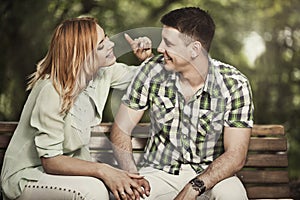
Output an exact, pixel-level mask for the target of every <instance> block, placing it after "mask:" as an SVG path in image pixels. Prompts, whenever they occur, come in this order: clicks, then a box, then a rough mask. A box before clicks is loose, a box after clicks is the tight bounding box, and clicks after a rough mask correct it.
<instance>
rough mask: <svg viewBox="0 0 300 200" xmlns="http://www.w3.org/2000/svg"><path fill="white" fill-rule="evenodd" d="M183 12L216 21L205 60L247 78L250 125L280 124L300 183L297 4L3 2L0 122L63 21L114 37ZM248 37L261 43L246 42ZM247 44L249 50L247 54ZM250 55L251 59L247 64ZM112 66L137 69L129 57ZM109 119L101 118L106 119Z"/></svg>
mask: <svg viewBox="0 0 300 200" xmlns="http://www.w3.org/2000/svg"><path fill="white" fill-rule="evenodd" d="M182 6H200V7H202V8H204V9H205V10H208V11H209V13H210V14H211V15H212V17H213V18H214V19H215V23H216V27H217V29H216V35H215V39H214V41H213V44H212V48H211V52H210V54H211V56H212V57H214V58H217V59H220V60H223V61H224V62H227V63H230V64H232V65H234V66H236V67H237V68H239V69H240V70H241V71H242V72H243V73H245V74H246V75H247V76H248V78H249V80H250V82H251V85H252V89H253V95H254V101H255V123H259V124H264V123H278V124H284V125H285V128H286V132H287V133H288V138H289V145H290V147H289V148H290V152H289V153H290V156H289V158H290V165H291V170H290V171H291V177H300V171H299V170H298V166H299V165H300V163H299V162H300V161H299V159H297V158H299V157H300V151H299V150H298V149H299V146H300V134H298V130H299V128H300V127H299V126H300V84H299V83H300V65H299V63H300V20H299V10H300V2H299V1H298V0H264V1H261V0H251V1H239V0H122V1H121V0H120V1H118V0H69V1H67V0H53V1H50V0H43V1H36V0H2V2H1V4H0V20H1V21H0V38H1V40H0V46H1V52H0V66H1V67H0V75H1V79H0V120H18V118H19V115H20V112H21V109H22V107H23V103H24V101H25V99H26V96H27V93H26V92H25V88H26V81H27V80H26V78H27V76H28V75H29V74H30V73H32V72H33V71H34V70H35V64H36V63H37V62H38V61H39V60H40V59H41V58H42V57H43V56H44V55H45V53H46V51H47V48H48V47H47V46H48V44H49V39H50V36H51V34H52V31H53V30H54V27H55V26H56V25H57V24H58V23H60V22H61V21H62V20H63V19H66V18H71V17H77V16H80V15H92V16H94V17H96V18H97V19H98V21H99V23H100V25H101V26H103V27H104V29H105V30H106V32H107V34H108V35H115V34H117V33H120V32H123V31H125V30H129V29H133V28H138V27H161V25H160V22H159V19H160V16H161V15H162V14H164V13H166V12H167V11H169V10H171V9H174V8H178V7H182ZM253 35H254V36H255V38H256V39H260V40H253V38H252V39H251V36H253ZM246 44H247V45H249V47H250V50H249V49H248V50H247V51H246V48H245V45H246ZM260 46H261V47H263V48H262V49H260V50H261V51H260V50H259V48H258V47H260ZM251 55H254V56H257V57H254V58H256V59H254V60H252V61H249V59H248V58H249V57H250V56H251ZM119 61H123V62H127V63H130V64H137V63H138V62H137V60H135V59H134V58H133V57H132V55H130V54H127V55H124V56H122V57H120V58H119ZM117 104H118V103H117ZM117 104H116V105H117ZM111 112H112V111H108V109H106V113H111ZM108 115H110V117H107V119H106V120H112V119H113V117H112V116H111V114H108ZM108 115H107V116H108Z"/></svg>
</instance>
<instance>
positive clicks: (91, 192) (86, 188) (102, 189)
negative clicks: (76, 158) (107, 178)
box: [78, 177, 109, 200]
mask: <svg viewBox="0 0 300 200" xmlns="http://www.w3.org/2000/svg"><path fill="white" fill-rule="evenodd" d="M86 179H87V180H85V181H84V183H81V184H80V187H79V188H78V190H80V191H79V192H80V193H82V194H83V195H84V196H85V199H104V200H106V199H107V200H108V199H109V192H108V189H107V188H106V186H105V184H104V183H103V182H102V181H101V180H99V179H97V178H93V177H86Z"/></svg>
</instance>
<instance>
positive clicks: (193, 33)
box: [160, 7, 215, 52]
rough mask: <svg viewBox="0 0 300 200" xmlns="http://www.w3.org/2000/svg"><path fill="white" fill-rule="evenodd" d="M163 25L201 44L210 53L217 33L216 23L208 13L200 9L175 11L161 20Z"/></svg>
mask: <svg viewBox="0 0 300 200" xmlns="http://www.w3.org/2000/svg"><path fill="white" fill-rule="evenodd" d="M160 21H161V23H162V24H164V25H166V26H170V27H173V28H176V29H177V30H178V31H179V32H181V33H183V34H185V35H187V36H189V37H191V38H192V39H194V40H197V41H199V42H201V44H202V46H203V47H204V48H205V50H206V51H207V52H208V51H209V49H210V44H211V42H212V39H213V37H214V33H215V23H214V21H213V19H212V18H211V16H210V15H209V14H208V12H206V11H204V10H202V9H200V8H198V7H185V8H179V9H176V10H173V11H171V12H169V13H167V14H165V15H164V16H163V17H162V18H161V20H160Z"/></svg>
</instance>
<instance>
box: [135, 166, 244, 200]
mask: <svg viewBox="0 0 300 200" xmlns="http://www.w3.org/2000/svg"><path fill="white" fill-rule="evenodd" d="M140 174H141V175H143V176H145V178H146V179H147V180H148V181H149V183H150V186H151V191H150V196H149V197H148V198H146V199H147V200H171V199H174V198H175V197H176V195H177V194H178V193H179V192H180V191H181V190H182V189H183V187H184V186H185V185H186V184H187V183H188V182H189V181H190V180H191V179H193V178H194V177H196V175H197V174H196V172H195V171H194V170H193V169H192V168H191V166H190V165H182V166H181V171H180V173H179V175H172V174H169V173H166V172H164V171H162V170H158V169H153V168H152V167H145V168H141V170H140ZM244 199H245V200H247V199H248V198H247V194H246V190H245V188H244V186H243V184H242V183H241V181H240V180H239V178H237V177H236V176H233V177H230V178H227V179H225V180H223V181H221V182H219V183H218V184H216V185H215V186H214V187H213V188H212V189H211V190H208V191H206V192H205V193H204V194H203V195H201V196H200V197H198V198H197V200H244Z"/></svg>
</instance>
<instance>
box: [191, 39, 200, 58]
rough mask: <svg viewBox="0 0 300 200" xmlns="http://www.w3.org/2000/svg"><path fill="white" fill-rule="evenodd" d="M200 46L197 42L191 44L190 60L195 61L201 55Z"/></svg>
mask: <svg viewBox="0 0 300 200" xmlns="http://www.w3.org/2000/svg"><path fill="white" fill-rule="evenodd" d="M201 49H202V44H201V42H199V41H194V42H193V44H192V59H195V58H196V57H198V56H199V55H200V54H201Z"/></svg>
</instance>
